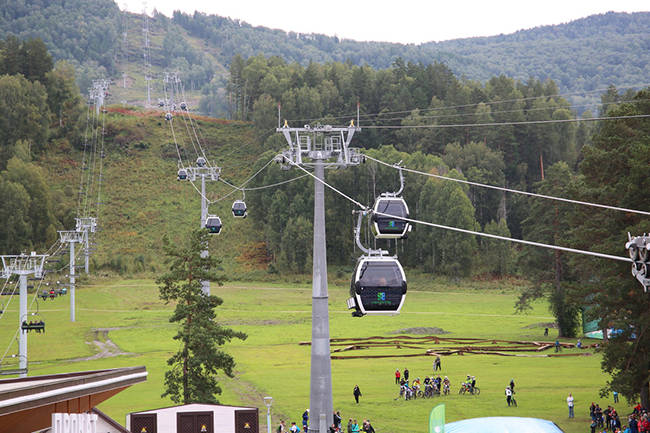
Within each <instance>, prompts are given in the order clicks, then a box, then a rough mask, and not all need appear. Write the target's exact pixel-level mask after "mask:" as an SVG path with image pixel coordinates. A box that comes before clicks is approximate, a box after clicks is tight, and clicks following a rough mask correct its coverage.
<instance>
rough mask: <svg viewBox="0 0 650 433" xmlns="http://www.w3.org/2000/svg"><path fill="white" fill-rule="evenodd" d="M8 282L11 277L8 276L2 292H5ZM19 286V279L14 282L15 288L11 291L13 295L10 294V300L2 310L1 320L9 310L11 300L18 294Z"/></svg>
mask: <svg viewBox="0 0 650 433" xmlns="http://www.w3.org/2000/svg"><path fill="white" fill-rule="evenodd" d="M8 282H9V278H7V280H6V281H5V284H4V286H3V287H2V293H4V291H5V288H6V287H7V283H8ZM17 288H18V280H16V282H15V283H14V289H13V290H12V291H11V295H9V300H8V301H7V303H6V304H5V305H4V307H3V309H2V311H1V312H0V320H1V319H2V317H3V316H4V315H5V313H6V312H7V309H8V308H9V305H10V304H11V300H12V299H13V298H14V295H15V294H16V289H17Z"/></svg>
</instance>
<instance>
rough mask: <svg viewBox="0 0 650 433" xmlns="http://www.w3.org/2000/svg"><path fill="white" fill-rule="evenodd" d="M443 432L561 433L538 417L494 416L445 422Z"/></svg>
mask: <svg viewBox="0 0 650 433" xmlns="http://www.w3.org/2000/svg"><path fill="white" fill-rule="evenodd" d="M445 433H563V431H562V429H560V428H559V427H558V426H557V425H555V423H553V422H552V421H547V420H545V419H539V418H521V417H515V416H495V417H486V418H471V419H464V420H462V421H456V422H452V423H449V424H445Z"/></svg>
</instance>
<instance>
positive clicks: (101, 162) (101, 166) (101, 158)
mask: <svg viewBox="0 0 650 433" xmlns="http://www.w3.org/2000/svg"><path fill="white" fill-rule="evenodd" d="M105 131H106V115H105V114H104V113H102V139H101V147H100V148H99V177H98V178H97V180H98V182H97V205H96V210H95V216H97V217H99V209H100V205H99V203H101V202H102V181H103V174H102V173H103V169H104V134H105Z"/></svg>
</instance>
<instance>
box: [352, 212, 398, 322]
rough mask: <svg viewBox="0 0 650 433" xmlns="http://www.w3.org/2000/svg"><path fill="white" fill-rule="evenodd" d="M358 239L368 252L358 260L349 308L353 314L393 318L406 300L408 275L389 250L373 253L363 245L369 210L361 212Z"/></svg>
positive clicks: (362, 248)
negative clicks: (365, 217) (362, 230)
mask: <svg viewBox="0 0 650 433" xmlns="http://www.w3.org/2000/svg"><path fill="white" fill-rule="evenodd" d="M358 213H359V216H358V219H357V225H356V227H355V229H354V237H355V241H356V243H357V246H358V247H359V248H360V249H361V251H363V252H364V254H363V255H362V256H360V257H359V258H358V259H357V265H356V267H355V269H354V273H353V274H352V281H351V282H350V296H351V297H350V298H349V299H348V301H347V304H348V309H350V310H354V311H353V312H352V315H353V316H355V317H362V316H365V315H375V316H380V315H381V316H393V315H396V314H399V312H400V310H401V309H402V305H404V299H406V275H405V274H404V269H403V268H402V265H401V264H400V262H399V260H397V256H389V255H388V251H385V250H382V249H379V250H373V249H369V248H366V247H364V246H363V245H362V244H361V240H360V236H361V220H362V218H363V216H364V215H366V213H367V212H366V211H358Z"/></svg>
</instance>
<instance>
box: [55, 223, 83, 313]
mask: <svg viewBox="0 0 650 433" xmlns="http://www.w3.org/2000/svg"><path fill="white" fill-rule="evenodd" d="M59 237H60V239H61V243H68V244H70V321H71V322H74V321H75V320H76V318H75V260H74V244H80V243H83V242H84V239H85V238H86V232H78V231H76V230H65V231H59Z"/></svg>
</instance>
